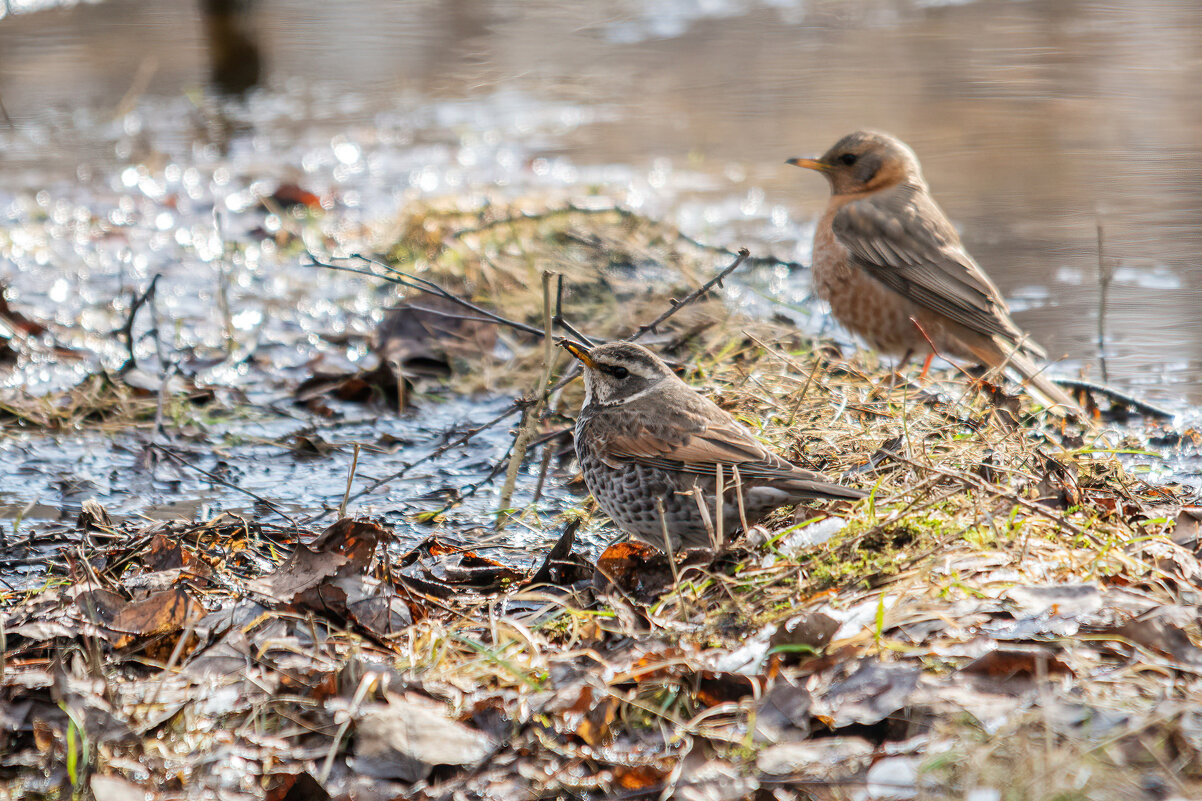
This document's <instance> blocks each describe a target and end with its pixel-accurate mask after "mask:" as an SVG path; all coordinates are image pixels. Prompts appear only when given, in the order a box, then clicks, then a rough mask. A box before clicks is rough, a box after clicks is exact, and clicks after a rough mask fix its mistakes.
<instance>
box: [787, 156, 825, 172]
mask: <svg viewBox="0 0 1202 801" xmlns="http://www.w3.org/2000/svg"><path fill="white" fill-rule="evenodd" d="M785 164H792V165H793V166H794V167H805V168H806V169H807V170H817V171H818V172H828V171H829V170H830V165H829V164H827V163H826V162H825V161H819V160H818V159H789V160H788V161H786V162H785Z"/></svg>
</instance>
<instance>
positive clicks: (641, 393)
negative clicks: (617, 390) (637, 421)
mask: <svg viewBox="0 0 1202 801" xmlns="http://www.w3.org/2000/svg"><path fill="white" fill-rule="evenodd" d="M663 380H664V379H663V378H661V379H660V380H659V381H656V382H655V383H654V384H652V385H651V386H648V387H643V388H642V389H640V390H639V391H638V392H636V393H634V394H633V395H627V396H626V397H625V398H621V399H619V400H614V401H606V402H605V403H599V404H597V405H598V406H605V407H606V408H608V407H610V406H625V405H626V404H627V403H630V402H631V401H632V400H637V399H639V398H641V397H643V396H644V395H646V394H647V393H648V392H650V391H651V390H653V389H655V388H656V387H658V386H659V385H660V383H661V382H663Z"/></svg>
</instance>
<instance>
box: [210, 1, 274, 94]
mask: <svg viewBox="0 0 1202 801" xmlns="http://www.w3.org/2000/svg"><path fill="white" fill-rule="evenodd" d="M256 5H258V3H257V2H256V0H201V3H200V7H201V13H202V14H203V15H204V27H205V43H206V45H207V47H208V51H209V59H210V65H209V83H210V84H211V85H212V86H213V87H214V88H215V89H216V90H217V91H218V92H220V93H222V94H225V95H231V96H233V97H239V96H241V95H244V94H246V93H247V92H248V91H250V90H251V89H254V88H255V87H256V86H258V85H259V82H260V80H261V78H262V75H263V57H262V55H261V54H260V51H259V41H258V39H259V29H260V27H259V25H258V23H257V21H256V20H255V18H254V9H255V6H256Z"/></svg>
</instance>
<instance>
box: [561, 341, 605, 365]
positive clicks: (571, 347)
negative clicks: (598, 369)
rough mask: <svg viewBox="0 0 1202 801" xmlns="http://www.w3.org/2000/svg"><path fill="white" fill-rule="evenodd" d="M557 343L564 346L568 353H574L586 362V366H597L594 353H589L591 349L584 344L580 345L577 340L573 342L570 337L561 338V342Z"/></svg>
mask: <svg viewBox="0 0 1202 801" xmlns="http://www.w3.org/2000/svg"><path fill="white" fill-rule="evenodd" d="M557 344H558V345H559V347H561V348H563V349H564V350H566V351H567V352H568V353H570V354H572V355H573V356H575V357H576V358H577V359H579V360H580V361H582V362H584V365H585V367H595V366H596V363H595V362H594V361H593V357H592V354H591V353H589V349H588V348H586V347H584V346H583V345H578V344H576V343H575V342H572V341H571V340H568V339H561V340H559V342H558V343H557Z"/></svg>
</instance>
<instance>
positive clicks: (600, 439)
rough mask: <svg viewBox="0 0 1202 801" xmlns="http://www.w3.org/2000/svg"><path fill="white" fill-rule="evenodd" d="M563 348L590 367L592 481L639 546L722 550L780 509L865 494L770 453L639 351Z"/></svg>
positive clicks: (584, 421) (579, 442) (586, 423)
mask: <svg viewBox="0 0 1202 801" xmlns="http://www.w3.org/2000/svg"><path fill="white" fill-rule="evenodd" d="M559 344H560V345H562V346H563V347H564V348H565V349H566V350H567V351H568V352H570V353H571V354H572V355H573V356H575V357H576V358H577V359H579V360H580V361H581V362H583V363H584V407H583V408H582V409H581V411H580V417H579V419H578V420H577V421H576V456H577V458H578V459H579V461H580V468H581V470H582V471H583V473H584V481H585V483H586V484H588V488H589V490H590V491H591V492H592V493H593V497H594V498H596V499H597V503H598V504H599V505H600V506H601V508H602V509H603V510H605V513H606V514H608V515H609V516H610V517H611V518H612V519H613V521H614V522H615V523H616V524H617V525H618V527H619V528H621V529H622V530H623V531H625V532H626V533H628V534H629V535H630V536H632V537H634V538H635V539H639V540H642V541H644V542H646V543H649V544H651V545H654V546H656V547H657V548H664V547H665V541H664V535H665V532H666V533H667V536H668V539H669V540H670V542H669V543H667V545H668V547H669V548H670V549H671V550H672V551H676V550H679V549H680V548H681V547H682V546H683V547H686V548H696V547H707V546H712V545H718V544H721V543H720V542H719V541H718V540H719V538H720V536H721V538H723V539H724V538H725V537H726V536H729V535H730V534H733V533H734V532H735V531H737V530H738V529H741V528H743V527H744V526H745V525H746V526H749V525H753V524H754V523H756V522H757V521H759V520H760V519H761V518H762V517H763V516H764V515H766V514H767V513H768V512H770V511H772V510H773V509H775V508H777V507H779V506H784V505H786V504H791V503H797V502H798V501H800V500H804V499H807V498H822V499H844V500H856V499H858V498H863V497H865V496H866V493H864V492H862V491H860V490H856V489H850V488H848V487H841V486H839V485H838V484H834V483H832V482H831V481H829V480H828V479H827V478H826V477H824V476H822V475H819V474H818V473H813V472H810V471H809V470H803V469H801V468H800V467H797V466H796V465H793V464H790V463H789V462H787V461H785V460H784V459H782V458H781V457H780V456H777V455H776V454H775V453H773V452H772V451H770V450H768V449H767V448H765V447H764V446H763V445H761V444H760V443H759V441H757V440H756V439H755V437H753V436H752V435H751V433H750V432H749V431H747V429H745V428H743V426H741V425H739V424H738V423H737V422H735V419H734V418H733V417H731V416H730V415H729V414H727V413H726V412H724V411H722V409H720V408H718V406H717V405H716V404H715V403H714V402H713V401H711V400H709V399H708V398H705V397H703V396H701V395H699V394H698V393H697V392H696V391H695V390H694V389H693V388H692V387H690V386H689V385H688V384H686V383H684V382H683V381H681V380H680V379H679V378H677V377H676V375H675V374H674V373H673V372H672V370H671V369H670V368H669V367H668V365H666V364H664V363H663V361H661V360H660V359H659V358H658V357H657V356H655V354H653V353H652V352H651V351H649V350H647V349H646V348H644V347H642V346H641V345H635V344H632V343H629V342H611V343H609V344H608V345H599V346H597V347H595V348H586V347H583V346H581V345H578V344H576V343H574V342H567V341H561V342H560V343H559ZM719 475H720V476H721V481H722V487H723V493H722V494H723V501H722V515H721V520H720V521H719V517H718V515H717V514H716V512H717V507H716V505H715V501H716V500H717V497H716V496H717V494H718V492H717V485H718V481H719ZM736 485H737V489H736ZM740 498H741V506H742V508H741V509H740Z"/></svg>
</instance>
